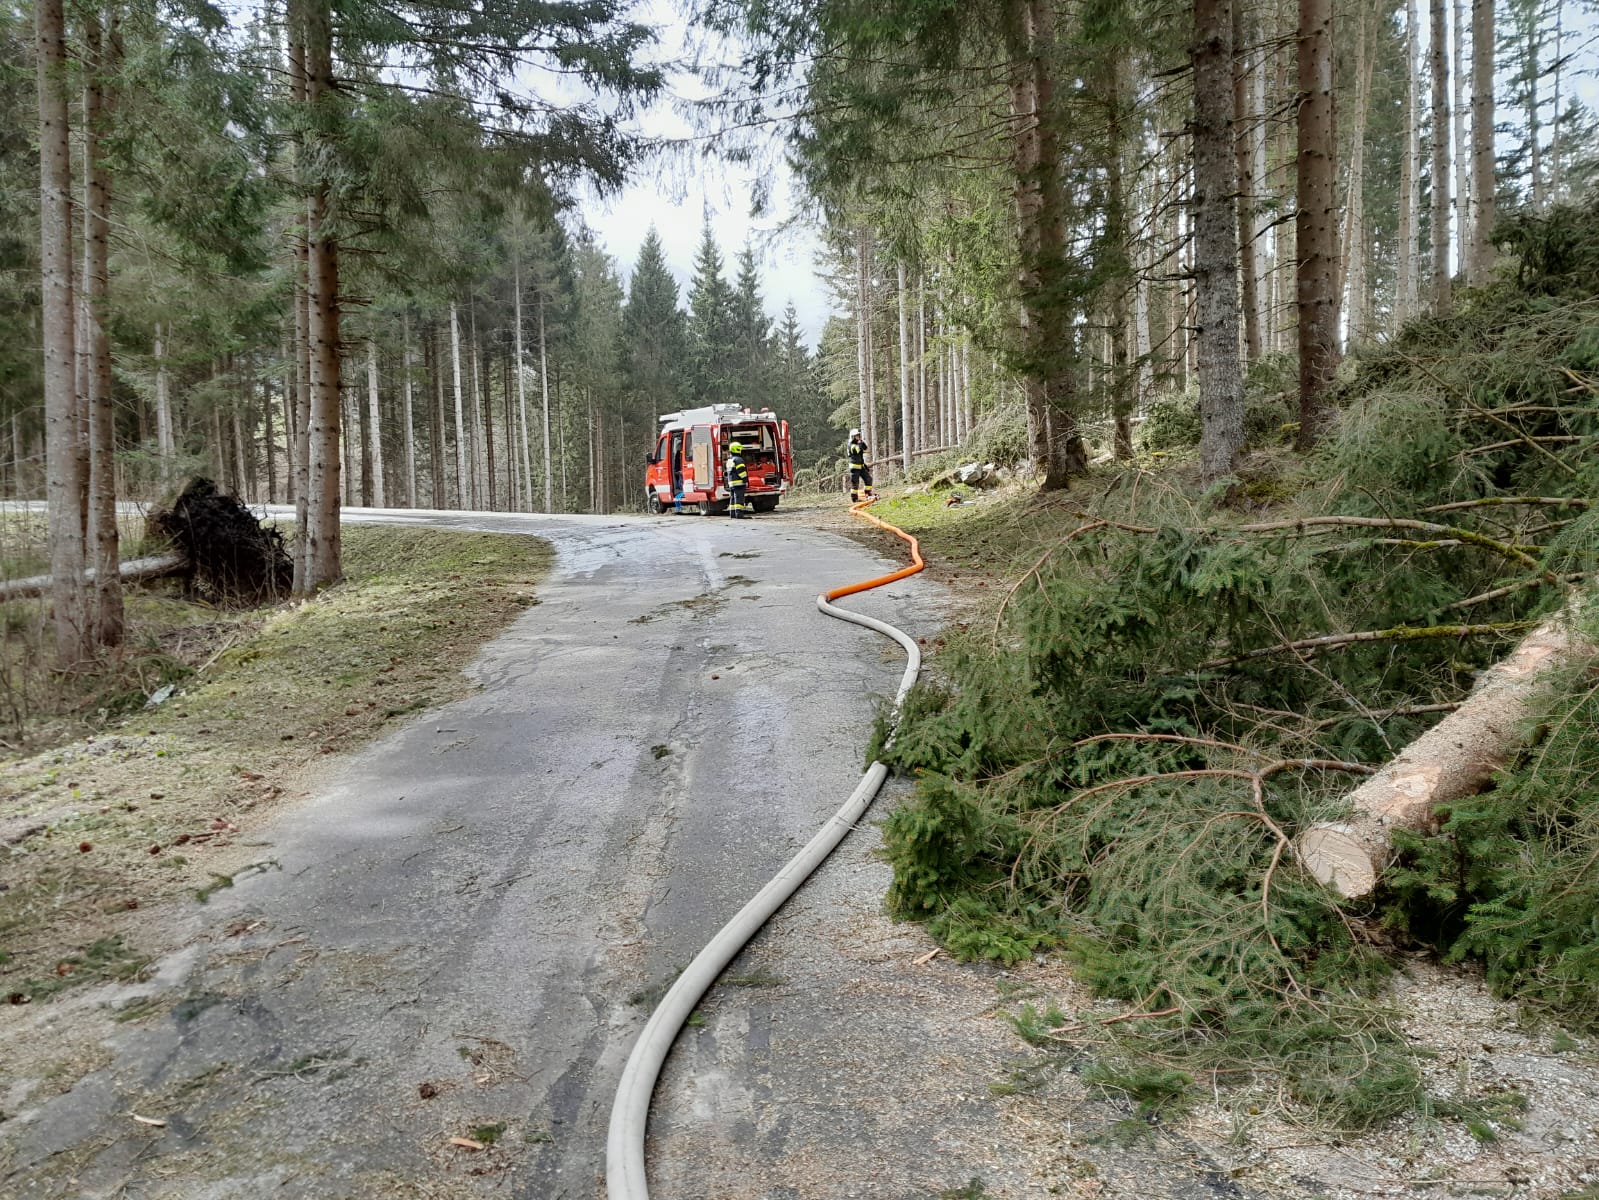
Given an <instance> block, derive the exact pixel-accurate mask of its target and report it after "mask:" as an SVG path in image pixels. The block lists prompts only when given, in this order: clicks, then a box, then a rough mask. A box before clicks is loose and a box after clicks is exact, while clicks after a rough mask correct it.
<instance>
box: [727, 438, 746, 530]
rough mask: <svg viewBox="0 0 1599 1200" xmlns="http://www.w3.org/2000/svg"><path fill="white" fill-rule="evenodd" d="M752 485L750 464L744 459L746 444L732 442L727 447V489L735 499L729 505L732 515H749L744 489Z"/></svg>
mask: <svg viewBox="0 0 1599 1200" xmlns="http://www.w3.org/2000/svg"><path fill="white" fill-rule="evenodd" d="M749 485H750V469H749V465H748V464H747V463H746V462H745V461H744V444H743V443H742V442H731V443H729V444H728V447H727V490H728V491H729V492H731V493H732V495H733V499H732V501H731V502H730V503H729V504H728V506H727V515H728V516H730V517H747V516H749V515H750V510H749V508H748V507H747V506H746V505H745V503H744V489H745V488H747V487H749Z"/></svg>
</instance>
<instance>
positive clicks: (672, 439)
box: [644, 404, 794, 516]
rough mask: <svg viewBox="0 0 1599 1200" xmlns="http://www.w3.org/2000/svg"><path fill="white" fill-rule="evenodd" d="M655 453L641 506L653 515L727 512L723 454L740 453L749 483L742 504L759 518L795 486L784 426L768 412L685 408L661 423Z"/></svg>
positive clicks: (722, 406)
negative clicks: (735, 449)
mask: <svg viewBox="0 0 1599 1200" xmlns="http://www.w3.org/2000/svg"><path fill="white" fill-rule="evenodd" d="M660 422H661V431H660V433H659V434H658V435H657V437H656V439H655V449H654V450H652V451H650V453H649V454H648V455H646V456H645V460H644V461H645V462H646V463H648V464H649V465H648V467H647V468H646V469H645V472H644V501H645V506H646V507H647V508H648V509H649V510H650V511H651V512H652V513H663V512H687V511H688V510H689V509H690V508H692V509H694V510H695V511H696V512H698V513H700V514H701V515H703V516H710V515H711V514H713V513H725V512H726V511H727V506H728V501H729V493H728V490H727V484H726V480H725V479H724V478H723V473H724V471H725V470H726V462H727V448H728V446H730V445H731V444H732V443H734V442H738V443H740V444H741V445H742V446H743V447H744V454H743V457H744V462H745V465H746V466H748V467H749V473H750V482H749V488H748V489H747V491H746V499H747V500H748V503H749V505H750V507H752V508H753V509H754V510H755V511H756V512H758V513H765V512H771V511H772V510H773V509H774V508H776V507H777V502H778V501H779V500H781V499H782V498H783V493H784V492H786V491H788V489H789V488H790V487H792V486H793V484H794V459H793V455H792V454H791V452H790V450H789V440H788V422H787V421H779V420H778V419H777V417H776V416H775V415H774V414H773V413H772V410H771V409H762V410H760V411H758V412H752V411H750V410H749V409H747V408H743V407H741V406H739V405H737V404H712V405H708V406H707V407H705V408H686V409H684V410H683V411H682V412H675V413H667V414H666V415H665V416H663V417H661V418H660Z"/></svg>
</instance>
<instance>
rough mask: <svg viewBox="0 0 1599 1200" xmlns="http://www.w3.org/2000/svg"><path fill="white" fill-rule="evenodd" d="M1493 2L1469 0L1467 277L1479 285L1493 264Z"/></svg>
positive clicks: (1495, 203)
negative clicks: (1470, 207)
mask: <svg viewBox="0 0 1599 1200" xmlns="http://www.w3.org/2000/svg"><path fill="white" fill-rule="evenodd" d="M1495 187H1496V184H1495V180H1494V0H1471V195H1472V200H1473V205H1474V209H1475V215H1474V216H1473V218H1472V222H1471V256H1470V258H1469V259H1468V261H1467V271H1466V275H1467V278H1468V279H1469V280H1470V281H1471V283H1472V285H1473V286H1474V287H1475V286H1480V285H1481V284H1483V283H1486V282H1487V280H1488V273H1489V272H1490V271H1492V270H1493V265H1494V243H1493V233H1494V222H1495V221H1496V220H1497V219H1498V217H1497V202H1496V200H1495V195H1494V189H1495Z"/></svg>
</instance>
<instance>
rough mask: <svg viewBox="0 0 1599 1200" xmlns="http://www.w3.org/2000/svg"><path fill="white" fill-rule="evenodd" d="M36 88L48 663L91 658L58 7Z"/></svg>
mask: <svg viewBox="0 0 1599 1200" xmlns="http://www.w3.org/2000/svg"><path fill="white" fill-rule="evenodd" d="M34 33H35V40H36V43H37V69H38V89H39V228H40V237H39V268H40V282H41V290H40V317H41V325H42V329H41V334H42V337H41V341H42V345H43V350H44V377H43V382H44V421H45V474H46V491H45V494H46V497H47V499H48V500H49V504H50V513H49V530H50V575H51V587H50V598H51V603H52V606H53V609H54V625H55V638H56V647H55V649H56V664H57V666H59V667H60V668H62V669H63V670H71V669H74V668H76V667H77V666H78V665H79V664H80V663H82V662H84V661H85V660H87V659H88V658H90V657H91V655H92V654H93V643H92V639H91V637H90V630H89V620H88V618H89V613H88V596H87V594H86V592H85V586H84V575H83V572H84V566H85V563H84V544H83V512H82V507H81V499H80V497H81V494H82V481H81V480H80V478H79V455H78V451H79V443H80V433H79V424H78V395H77V389H76V374H77V372H76V361H75V359H76V346H75V330H74V325H75V321H74V317H75V313H74V312H73V297H72V269H73V262H72V140H71V132H70V129H69V127H68V118H67V54H66V19H65V16H64V14H63V11H62V4H61V0H38V3H37V4H35V6H34Z"/></svg>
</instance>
